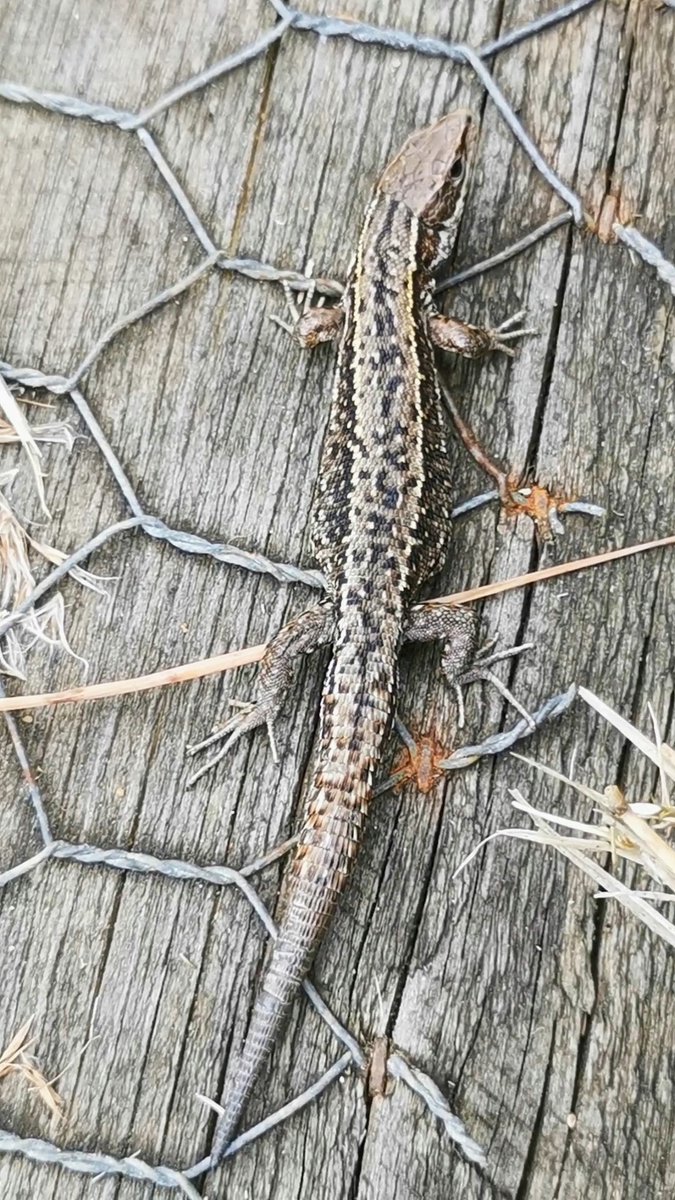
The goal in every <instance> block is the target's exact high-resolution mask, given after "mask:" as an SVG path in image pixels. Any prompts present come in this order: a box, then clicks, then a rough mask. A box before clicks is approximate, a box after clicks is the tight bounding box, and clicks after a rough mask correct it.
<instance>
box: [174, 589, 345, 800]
mask: <svg viewBox="0 0 675 1200" xmlns="http://www.w3.org/2000/svg"><path fill="white" fill-rule="evenodd" d="M332 636H333V610H332V606H331V604H330V602H329V601H328V600H322V601H321V602H320V603H319V604H317V605H315V606H314V607H313V608H309V609H307V610H306V611H305V612H303V613H300V614H299V616H297V617H294V618H293V620H292V621H289V622H288V624H287V625H284V627H283V629H281V630H280V631H279V633H278V634H277V635H276V637H274V638H273V639H272V641H271V642H270V643H269V645H268V647H267V649H266V651H265V653H264V655H263V658H262V661H261V664H260V675H259V679H258V698H257V701H256V703H255V704H243V705H241V706H240V711H239V712H238V713H235V714H234V716H232V717H230V719H229V721H227V722H226V723H225V725H223V726H222V727H221V728H220V729H218V730H216V731H215V733H212V734H210V735H209V737H207V738H204V740H203V741H201V742H196V743H194V744H193V745H191V746H188V747H187V753H188V754H191V755H192V754H196V753H198V752H199V751H200V750H206V749H207V748H208V747H209V746H213V745H214V744H215V743H216V742H220V741H224V744H223V745H222V746H221V747H220V749H219V750H218V752H217V754H215V755H214V756H213V757H212V758H210V759H209V760H208V762H206V763H205V764H204V766H203V767H200V769H199V770H198V771H195V773H194V775H192V776H191V777H190V779H189V780H188V783H187V786H188V787H192V786H193V784H195V783H196V782H197V780H198V779H201V777H202V775H205V774H206V773H207V771H210V770H211V768H212V767H215V766H216V764H217V763H219V762H220V760H221V759H222V758H224V757H225V755H226V754H228V753H229V751H230V750H231V749H232V747H233V746H234V745H235V744H236V742H238V741H239V739H240V738H241V737H243V736H244V734H245V733H251V732H252V731H253V730H254V729H259V728H260V726H262V725H266V726H267V730H268V732H269V735H270V742H271V745H272V754H273V756H274V760H275V762H276V761H277V754H276V746H275V742H274V732H273V730H274V721H275V720H276V718H277V716H278V715H279V712H280V710H281V708H282V706H283V703H284V701H285V699H286V696H287V695H288V692H289V689H290V687H291V683H292V680H293V670H294V667H295V664H296V663H297V661H298V659H299V658H300V657H301V656H303V655H305V654H311V653H312V652H313V651H314V650H318V649H319V647H320V646H325V645H326V644H327V643H329V642H330V641H331V639H332Z"/></svg>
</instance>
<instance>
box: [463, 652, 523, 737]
mask: <svg viewBox="0 0 675 1200" xmlns="http://www.w3.org/2000/svg"><path fill="white" fill-rule="evenodd" d="M495 640H496V639H493V640H492V641H491V642H488V643H487V644H486V645H485V646H483V647H482V648H481V649H480V650H479V651H478V653H477V654H476V657H475V658H474V661H473V665H472V666H471V667H469V669H468V670H462V672H461V674H459V673H457V671H456V667H455V662H454V661H453V658H452V656H451V652H450V653H448V654H447V655H445V654H444V656H443V660H442V669H443V673H444V675H445V677H446V679H447V681H448V683H449V684H450V685H451V687H452V688H454V691H455V696H456V697H457V709H458V719H457V726H458V728H459V729H463V728H464V724H465V709H464V688H465V687H468V686H469V684H471V683H489V684H491V685H492V687H494V688H495V689H496V690H497V691H498V692H499V694H500V696H503V698H504V700H506V702H507V704H510V705H511V707H512V708H515V710H516V712H517V713H519V714H520V716H521V717H524V719H525V720H526V721H527V723H528V726H529V727H530V729H532V730H533V729H535V728H536V726H535V722H534V718H533V717H532V716H531V714H530V713H529V712H528V711H527V709H526V708H525V707H524V706H523V705H522V704H521V703H520V701H519V700H517V699H516V697H515V696H514V695H513V692H511V691H510V690H509V688H507V686H506V684H505V683H502V681H501V679H500V678H499V676H498V675H495V673H494V671H493V670H492V669H491V668H492V667H493V666H494V665H495V663H498V662H504V660H505V659H509V658H515V656H516V655H517V654H522V653H523V651H525V650H531V649H532V647H533V646H534V642H523V644H522V645H521V646H510V647H509V648H508V649H507V650H498V651H496V652H495V653H492V654H491V653H490V651H491V650H492V649H493V647H494V645H495Z"/></svg>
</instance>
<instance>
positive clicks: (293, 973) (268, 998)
mask: <svg viewBox="0 0 675 1200" xmlns="http://www.w3.org/2000/svg"><path fill="white" fill-rule="evenodd" d="M340 657H341V656H340V655H339V654H338V656H337V662H336V660H335V659H334V660H333V663H332V664H331V669H330V670H329V674H328V677H327V679H326V683H325V685H324V695H323V700H322V706H321V707H322V712H321V716H322V721H321V726H322V732H321V741H322V745H323V747H324V750H323V751H322V753H321V754H320V759H319V766H318V768H317V772H316V775H315V777H314V781H313V789H312V794H311V799H310V803H309V807H308V810H307V817H306V820H305V824H304V827H303V830H302V834H301V836H300V843H299V845H298V849H297V851H296V855H295V859H294V862H293V866H292V871H291V885H290V889H289V897H288V904H287V908H286V912H285V915H284V917H283V920H282V922H281V925H280V929H279V934H278V937H277V940H276V942H275V944H274V948H273V950H272V955H271V958H270V961H269V965H268V967H267V970H266V972H265V975H264V978H263V982H262V986H261V989H260V992H259V994H258V997H257V1000H256V1002H255V1006H254V1010H253V1015H252V1018H251V1024H250V1026H249V1030H248V1033H247V1036H246V1039H245V1042H244V1047H243V1050H242V1053H241V1058H240V1060H239V1062H238V1064H237V1066H236V1068H235V1074H234V1079H233V1082H232V1085H231V1086H230V1087H229V1089H228V1091H227V1095H226V1099H225V1106H224V1110H223V1113H222V1115H221V1116H220V1117H219V1119H218V1124H217V1126H216V1132H215V1136H214V1140H213V1145H212V1148H211V1167H215V1166H216V1165H217V1164H218V1163H219V1162H220V1161H221V1160H222V1159H223V1158H224V1157H225V1154H226V1151H227V1148H228V1146H229V1144H230V1142H231V1141H232V1138H233V1136H234V1133H235V1131H236V1129H237V1126H238V1124H239V1121H240V1118H241V1115H242V1113H243V1110H244V1107H245V1105H246V1103H247V1101H248V1099H249V1096H250V1095H251V1092H252V1090H253V1088H254V1086H255V1083H256V1081H257V1079H258V1077H259V1075H260V1072H261V1070H262V1067H263V1064H264V1063H265V1060H266V1059H267V1057H268V1055H269V1053H270V1051H271V1049H272V1046H273V1044H274V1042H275V1041H276V1039H277V1036H278V1034H279V1032H280V1028H281V1026H282V1024H283V1021H284V1018H285V1016H286V1013H287V1012H288V1009H289V1007H290V1005H291V1003H292V1001H293V999H294V997H295V996H296V994H297V992H298V989H299V988H300V985H301V984H302V981H303V980H304V978H305V976H306V975H307V972H308V971H309V968H310V966H311V963H312V959H313V957H314V954H315V952H316V950H317V948H318V945H319V943H320V941H321V936H322V934H323V932H324V929H325V927H326V925H327V924H328V921H329V919H330V917H331V916H332V914H333V911H334V909H335V907H336V905H337V901H338V898H339V896H340V893H341V892H342V891H343V889H344V887H345V885H346V883H347V880H348V878H349V876H350V873H351V866H352V863H353V861H354V859H355V857H356V855H357V853H358V850H359V846H360V844H361V840H362V830H363V825H364V821H365V817H366V813H367V810H368V804H369V801H370V798H371V794H372V778H373V771H374V767H375V764H376V762H377V760H378V758H379V753H380V748H381V744H382V741H383V739H384V736H385V734H386V729H387V725H388V720H389V717H390V715H391V710H392V707H393V690H394V689H393V673H394V670H395V667H394V665H393V663H392V665H391V667H389V664H388V663H386V662H385V663H382V672H381V674H380V680H379V681H378V680H377V678H376V681H375V683H374V681H373V658H372V657H371V659H370V668H371V675H370V678H369V679H367V680H366V679H363V680H362V686H361V687H359V686H358V683H357V682H355V681H354V677H353V671H354V664H353V663H351V662H349V661H348V662H347V663H346V664H345V666H346V668H347V671H348V672H349V674H350V676H351V678H350V684H351V686H350V687H349V689H348V691H347V692H346V694H345V692H343V691H342V688H341V686H340V681H341V677H342V676H343V672H341V670H340V667H341V663H340ZM345 657H346V656H345ZM373 657H375V656H373ZM347 671H345V672H344V674H347ZM359 674H360V672H359ZM364 674H365V672H364ZM377 674H379V672H375V675H376V677H377ZM378 682H380V683H381V685H382V686H381V687H379V688H378V686H377V683H378ZM348 709H349V711H347V710H348ZM347 731H348V732H347Z"/></svg>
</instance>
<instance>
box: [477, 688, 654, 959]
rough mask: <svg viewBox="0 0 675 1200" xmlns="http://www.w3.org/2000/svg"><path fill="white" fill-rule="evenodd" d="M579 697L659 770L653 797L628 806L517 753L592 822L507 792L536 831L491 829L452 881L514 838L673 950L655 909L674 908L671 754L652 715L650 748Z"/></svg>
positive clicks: (617, 796) (585, 696)
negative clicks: (569, 867) (625, 866)
mask: <svg viewBox="0 0 675 1200" xmlns="http://www.w3.org/2000/svg"><path fill="white" fill-rule="evenodd" d="M579 696H580V697H581V699H582V700H584V701H585V702H586V704H588V705H589V707H590V708H592V709H594V710H595V712H597V713H598V714H599V715H600V716H601V717H603V718H604V719H605V720H606V721H607V722H608V723H609V724H610V725H613V726H614V728H615V729H617V730H618V732H619V733H621V734H622V735H623V737H625V738H626V739H627V740H628V741H629V742H630V743H631V744H632V745H633V746H635V747H636V749H637V750H638V751H639V752H640V754H642V755H643V756H644V757H645V758H647V759H648V760H649V761H650V762H651V763H653V765H654V766H655V767H656V768H657V769H658V775H659V778H658V793H657V795H656V796H651V795H650V796H646V797H645V796H640V797H638V798H637V799H631V798H629V797H628V796H627V795H624V793H623V792H622V791H621V790H620V789H619V788H618V787H617V786H616V784H615V783H609V784H607V785H606V786H605V788H604V789H603V790H602V791H598V790H596V789H595V788H592V787H589V786H588V785H587V784H584V783H581V782H580V781H579V780H576V779H569V778H568V777H567V776H566V775H563V774H562V773H561V772H560V771H556V770H555V769H554V768H553V767H548V766H545V765H544V764H543V763H538V762H535V761H534V760H533V759H530V758H525V757H524V756H523V755H520V754H516V755H515V756H514V757H516V758H519V759H521V761H522V762H525V763H528V764H529V765H530V766H533V767H535V768H536V770H538V771H541V772H542V773H543V774H544V775H546V776H548V778H549V779H552V780H555V781H556V782H557V783H564V784H565V785H566V786H567V787H570V788H573V789H574V791H575V792H576V793H577V794H578V795H580V796H583V797H584V798H585V799H586V800H587V801H589V803H590V804H591V805H592V806H593V808H592V813H591V815H592V816H593V817H594V818H595V819H594V820H591V821H588V822H585V821H579V820H576V819H573V818H571V817H564V816H559V815H558V814H556V813H551V812H544V811H542V810H541V809H537V808H533V807H532V805H531V804H529V803H528V801H527V800H526V799H525V797H524V796H523V794H522V792H521V791H520V790H519V789H518V788H511V789H510V795H511V796H512V797H513V807H514V809H516V810H517V811H518V812H524V813H526V814H527V816H528V817H529V818H530V820H531V822H532V824H533V826H534V829H522V828H512V829H499V830H497V831H496V832H495V833H492V834H490V836H489V837H487V838H484V840H483V841H482V842H479V844H478V845H477V846H476V847H475V849H474V850H472V852H471V854H470V855H469V856H468V858H465V859H464V861H463V862H462V863H461V864H460V866H459V867H458V868H457V871H456V872H455V874H456V875H457V874H459V872H460V871H462V870H464V868H465V867H466V866H467V865H468V863H469V862H471V860H472V859H473V858H475V856H476V855H477V854H478V852H479V850H480V849H481V848H482V847H483V846H485V845H486V843H487V842H490V841H493V840H494V839H495V838H500V837H507V838H517V839H518V840H521V841H526V842H531V843H534V844H536V845H540V846H552V847H553V849H554V850H556V851H557V852H558V853H559V854H562V855H563V856H564V857H565V858H567V859H568V860H569V861H570V862H571V863H573V864H574V866H575V867H577V868H578V869H579V870H580V871H583V873H584V874H585V875H587V876H588V878H589V879H591V880H592V881H593V883H594V884H595V885H596V886H597V888H598V890H597V891H596V892H595V896H596V898H598V899H602V900H609V899H612V900H616V901H618V903H619V904H621V905H623V907H624V908H627V909H628V910H629V912H632V913H633V915H634V916H636V917H637V918H638V919H639V920H640V921H642V922H643V923H644V924H645V925H647V926H648V928H649V929H651V930H652V931H653V932H654V933H657V934H658V935H659V937H662V938H663V939H664V941H666V942H668V943H669V944H670V945H671V946H673V947H675V924H673V922H672V921H670V920H669V919H668V918H667V917H666V916H664V915H663V913H662V912H661V911H660V910H659V909H658V908H656V907H655V906H656V905H657V904H663V903H671V902H672V901H675V849H673V847H672V845H671V843H670V841H669V840H668V839H667V836H664V835H668V834H669V833H672V831H673V829H674V828H675V805H673V803H672V802H671V791H672V785H673V783H675V751H673V749H672V747H670V746H668V745H666V744H665V743H664V742H663V741H662V740H661V737H660V734H659V728H658V723H657V721H656V718H655V716H654V714H653V712H651V709H650V712H651V716H652V723H653V726H654V740H653V741H652V740H651V739H650V738H648V737H647V736H646V735H645V734H643V733H642V732H641V731H640V730H639V729H637V728H636V727H635V726H634V725H632V724H631V722H630V721H627V720H626V719H625V717H622V716H620V715H619V713H617V712H615V711H614V709H613V708H611V707H610V705H608V704H606V703H605V702H604V700H601V699H600V698H599V697H598V696H595V695H594V694H593V692H589V691H588V690H587V688H583V687H582V688H579ZM563 831H564V832H563ZM598 858H605V859H606V860H608V862H609V864H610V865H611V866H612V868H613V872H616V870H617V867H619V865H620V863H621V861H622V860H625V861H627V862H630V863H634V864H636V865H637V866H638V867H640V868H641V869H642V871H643V872H644V873H645V874H646V875H647V876H649V879H650V880H651V883H652V885H656V886H655V887H654V886H650V887H648V888H647V889H641V888H638V887H636V886H629V885H628V884H626V883H625V882H624V881H623V880H622V879H620V878H619V877H618V875H617V874H616V873H613V872H612V871H609V870H607V869H606V868H605V867H603V866H602V865H601V864H600V862H598V861H597V860H598Z"/></svg>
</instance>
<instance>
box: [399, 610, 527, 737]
mask: <svg viewBox="0 0 675 1200" xmlns="http://www.w3.org/2000/svg"><path fill="white" fill-rule="evenodd" d="M405 640H406V641H408V642H431V641H442V642H443V643H444V646H443V657H442V659H441V670H442V672H443V674H444V676H445V678H446V680H447V682H448V684H449V685H450V687H451V688H452V689H453V691H454V693H455V697H456V700H457V709H458V721H457V724H458V727H459V728H460V729H462V728H463V727H464V721H465V714H464V688H465V687H467V686H468V685H469V684H471V683H479V682H483V683H489V684H491V685H492V686H493V687H494V688H496V690H497V691H498V692H499V694H500V695H501V696H502V697H503V698H504V699H505V700H506V701H507V703H508V704H510V705H511V707H512V708H515V710H516V712H518V713H520V715H521V716H522V717H525V719H526V720H527V721H528V722H529V723H530V724H531V725H532V728H534V720H533V718H532V717H531V716H530V713H529V712H528V711H527V709H526V708H524V707H523V705H522V704H521V703H520V701H519V700H517V699H516V697H515V696H514V695H513V693H512V692H511V691H510V690H509V689H508V688H507V686H506V685H505V684H504V683H502V681H501V679H499V678H498V676H497V675H495V673H494V672H493V671H492V670H491V667H492V666H493V665H494V664H495V663H497V662H501V661H502V660H504V659H507V658H513V657H515V655H517V654H522V652H523V651H524V650H529V649H530V648H531V645H532V643H531V642H530V643H526V644H524V645H522V646H512V647H510V648H509V649H508V650H500V651H498V652H496V653H494V654H490V655H489V657H486V655H487V652H488V651H490V650H491V649H492V646H493V644H494V643H491V644H490V645H488V646H484V647H483V648H482V649H481V650H479V649H478V621H477V619H476V614H475V613H474V612H472V611H471V609H467V608H445V607H441V605H437V604H420V605H418V606H417V607H416V608H414V609H413V610H412V612H411V613H410V616H409V618H408V624H407V626H406V629H405Z"/></svg>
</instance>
